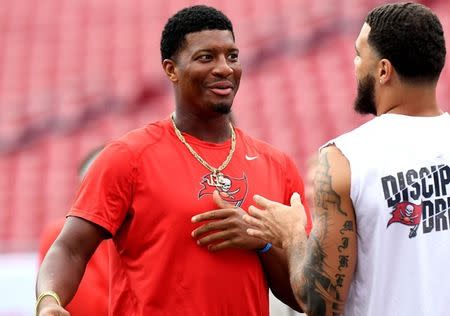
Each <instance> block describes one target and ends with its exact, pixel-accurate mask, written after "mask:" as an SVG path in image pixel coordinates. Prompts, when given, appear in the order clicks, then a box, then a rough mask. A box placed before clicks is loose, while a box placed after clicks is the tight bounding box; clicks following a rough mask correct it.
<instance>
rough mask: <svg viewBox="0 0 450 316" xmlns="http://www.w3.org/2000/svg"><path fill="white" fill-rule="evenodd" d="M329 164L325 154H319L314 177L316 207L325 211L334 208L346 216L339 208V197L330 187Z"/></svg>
mask: <svg viewBox="0 0 450 316" xmlns="http://www.w3.org/2000/svg"><path fill="white" fill-rule="evenodd" d="M329 172H330V164H329V162H328V158H327V156H326V154H324V155H321V158H320V160H319V166H318V167H317V172H316V178H315V184H314V189H315V203H316V207H319V208H323V209H324V210H326V211H333V210H336V211H338V212H339V213H341V214H342V215H345V216H347V213H346V212H344V211H343V210H342V208H341V197H340V196H339V195H338V194H337V193H336V192H335V191H334V190H333V189H332V188H331V175H330V173H329Z"/></svg>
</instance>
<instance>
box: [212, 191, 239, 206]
mask: <svg viewBox="0 0 450 316" xmlns="http://www.w3.org/2000/svg"><path fill="white" fill-rule="evenodd" d="M213 201H214V203H216V205H217V206H218V207H219V208H234V207H235V206H234V205H233V204H231V203H228V202H227V201H225V200H224V199H222V198H221V197H220V194H219V191H217V190H214V192H213Z"/></svg>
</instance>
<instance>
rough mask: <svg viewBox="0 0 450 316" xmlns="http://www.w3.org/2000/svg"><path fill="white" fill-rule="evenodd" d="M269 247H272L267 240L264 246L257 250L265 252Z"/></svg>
mask: <svg viewBox="0 0 450 316" xmlns="http://www.w3.org/2000/svg"><path fill="white" fill-rule="evenodd" d="M270 248H272V244H271V243H270V242H268V243H267V244H266V245H265V246H264V248H261V249H258V250H257V251H258V253H265V252H267V251H269V250H270Z"/></svg>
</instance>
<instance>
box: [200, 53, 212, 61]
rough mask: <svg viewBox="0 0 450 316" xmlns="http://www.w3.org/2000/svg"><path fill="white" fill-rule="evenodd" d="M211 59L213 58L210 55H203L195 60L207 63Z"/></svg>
mask: <svg viewBox="0 0 450 316" xmlns="http://www.w3.org/2000/svg"><path fill="white" fill-rule="evenodd" d="M212 58H213V57H212V55H209V54H204V55H200V56H198V57H197V60H200V61H202V62H207V61H210V60H212Z"/></svg>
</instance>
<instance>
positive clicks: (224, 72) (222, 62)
mask: <svg viewBox="0 0 450 316" xmlns="http://www.w3.org/2000/svg"><path fill="white" fill-rule="evenodd" d="M233 71H234V69H233V68H232V67H231V66H230V65H229V63H228V60H227V58H226V57H225V56H220V57H219V58H218V59H217V63H216V64H215V66H214V69H213V73H214V75H216V76H221V77H227V76H229V75H231V74H232V73H233Z"/></svg>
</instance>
